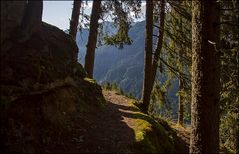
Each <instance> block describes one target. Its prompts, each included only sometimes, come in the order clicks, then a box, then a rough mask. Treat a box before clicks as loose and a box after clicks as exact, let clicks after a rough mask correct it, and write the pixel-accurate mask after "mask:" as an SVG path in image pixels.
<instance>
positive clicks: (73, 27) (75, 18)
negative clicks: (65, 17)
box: [69, 0, 81, 40]
mask: <svg viewBox="0 0 239 154" xmlns="http://www.w3.org/2000/svg"><path fill="white" fill-rule="evenodd" d="M80 8H81V0H74V3H73V9H72V14H71V21H70V31H69V34H70V35H71V36H72V38H73V39H74V40H76V33H77V27H78V24H79V15H80Z"/></svg>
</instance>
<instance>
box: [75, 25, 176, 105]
mask: <svg viewBox="0 0 239 154" xmlns="http://www.w3.org/2000/svg"><path fill="white" fill-rule="evenodd" d="M104 27H105V30H104V31H108V32H109V33H113V32H114V31H115V28H114V27H113V26H112V23H109V22H106V23H105V24H104ZM155 33H156V32H155ZM129 36H130V38H131V39H132V40H133V43H132V45H125V46H124V48H123V49H118V48H117V47H114V46H107V45H103V46H98V47H97V49H96V57H95V66H94V78H95V79H96V80H97V82H98V83H99V84H103V83H105V82H110V83H112V82H116V83H117V84H118V85H119V87H120V88H121V89H122V90H123V91H124V92H126V93H132V94H133V95H134V96H135V97H136V98H140V96H141V89H142V83H143V69H144V45H145V43H144V38H145V21H142V22H137V23H135V24H134V25H133V26H132V28H131V29H130V31H129ZM87 38H88V30H87V29H82V30H81V32H78V34H77V45H78V47H79V50H80V51H79V61H80V63H82V64H83V63H84V57H85V51H86V47H85V46H86V42H87ZM159 79H160V80H161V81H162V82H163V81H165V80H166V77H165V76H162V75H160V77H159ZM177 90H178V85H177V82H176V81H175V82H173V83H172V86H171V88H170V89H169V90H168V91H169V94H168V99H169V101H170V102H172V103H176V100H177V97H176V92H177Z"/></svg>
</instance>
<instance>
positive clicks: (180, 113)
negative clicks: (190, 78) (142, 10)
mask: <svg viewBox="0 0 239 154" xmlns="http://www.w3.org/2000/svg"><path fill="white" fill-rule="evenodd" d="M182 22H183V21H182V17H179V30H180V31H181V32H182V31H183V25H182V24H183V23H182ZM179 36H180V37H179V38H183V36H182V34H181V33H179ZM179 46H180V49H179V53H178V57H179V58H178V63H179V65H180V66H179V68H178V70H179V71H180V70H181V71H182V72H183V68H184V67H183V61H182V58H181V56H182V54H183V46H182V45H179ZM180 67H181V69H180ZM178 85H179V91H182V90H183V88H184V85H183V79H182V75H181V73H180V72H179V73H178ZM183 119H184V99H183V97H182V95H181V94H179V95H178V124H179V125H181V126H184V121H183Z"/></svg>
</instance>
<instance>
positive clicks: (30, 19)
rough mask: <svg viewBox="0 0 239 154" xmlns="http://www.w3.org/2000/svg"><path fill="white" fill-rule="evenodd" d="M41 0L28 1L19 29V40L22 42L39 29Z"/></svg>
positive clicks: (40, 23) (41, 8)
mask: <svg viewBox="0 0 239 154" xmlns="http://www.w3.org/2000/svg"><path fill="white" fill-rule="evenodd" d="M42 10H43V0H39V1H28V2H27V5H26V9H25V13H24V16H23V19H22V24H21V27H20V31H19V33H20V34H19V37H20V38H19V41H20V42H24V41H26V40H27V39H29V38H30V37H31V35H32V34H33V33H35V32H38V31H40V30H41V25H42Z"/></svg>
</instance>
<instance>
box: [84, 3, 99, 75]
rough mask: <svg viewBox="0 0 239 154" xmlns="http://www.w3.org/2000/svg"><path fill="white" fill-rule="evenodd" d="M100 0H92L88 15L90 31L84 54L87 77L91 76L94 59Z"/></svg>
mask: <svg viewBox="0 0 239 154" xmlns="http://www.w3.org/2000/svg"><path fill="white" fill-rule="evenodd" d="M100 5H101V0H97V1H93V7H92V12H91V16H90V32H89V37H88V43H87V45H86V48H87V49H86V55H85V70H86V72H87V73H88V77H90V78H93V69H94V61H95V48H96V43H97V34H98V27H99V24H98V20H99V18H100V13H101V8H100Z"/></svg>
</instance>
